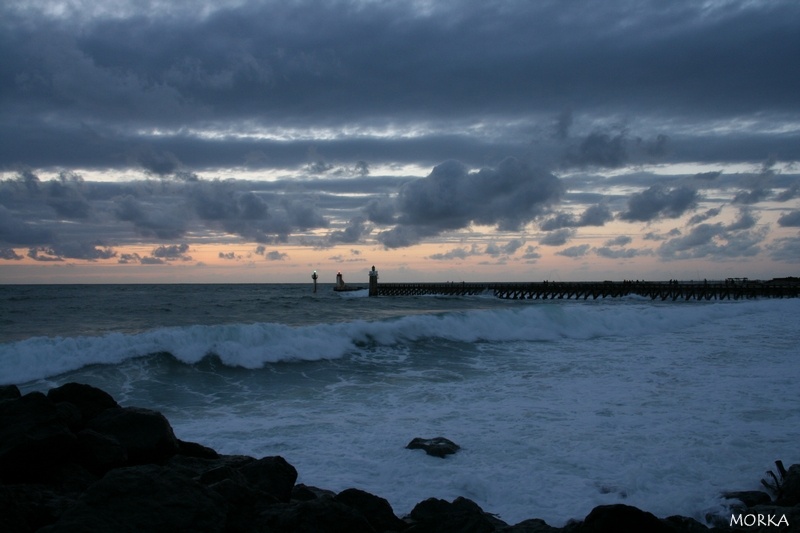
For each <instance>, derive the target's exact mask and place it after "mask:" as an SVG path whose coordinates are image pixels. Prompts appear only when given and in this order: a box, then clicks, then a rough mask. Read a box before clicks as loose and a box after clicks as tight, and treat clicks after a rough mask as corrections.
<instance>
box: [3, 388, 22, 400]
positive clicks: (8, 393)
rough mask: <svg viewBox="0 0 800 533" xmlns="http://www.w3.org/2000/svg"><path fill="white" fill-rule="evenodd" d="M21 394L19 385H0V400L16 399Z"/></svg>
mask: <svg viewBox="0 0 800 533" xmlns="http://www.w3.org/2000/svg"><path fill="white" fill-rule="evenodd" d="M21 396H22V393H21V392H19V387H17V386H16V385H0V401H2V400H16V399H17V398H19V397H21Z"/></svg>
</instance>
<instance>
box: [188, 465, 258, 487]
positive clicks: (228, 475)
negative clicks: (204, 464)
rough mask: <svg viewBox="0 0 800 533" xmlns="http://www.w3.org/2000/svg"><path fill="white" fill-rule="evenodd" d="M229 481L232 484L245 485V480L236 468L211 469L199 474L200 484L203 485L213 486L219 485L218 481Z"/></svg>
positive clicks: (220, 467) (221, 467)
mask: <svg viewBox="0 0 800 533" xmlns="http://www.w3.org/2000/svg"><path fill="white" fill-rule="evenodd" d="M224 480H230V481H233V482H234V483H238V484H239V485H247V479H246V478H245V477H244V474H242V473H241V472H240V471H239V470H238V469H237V468H233V467H231V466H229V465H223V466H219V467H217V468H212V469H211V470H207V471H205V472H203V473H202V474H200V479H199V481H200V483H202V484H203V485H213V484H214V483H219V482H220V481H224Z"/></svg>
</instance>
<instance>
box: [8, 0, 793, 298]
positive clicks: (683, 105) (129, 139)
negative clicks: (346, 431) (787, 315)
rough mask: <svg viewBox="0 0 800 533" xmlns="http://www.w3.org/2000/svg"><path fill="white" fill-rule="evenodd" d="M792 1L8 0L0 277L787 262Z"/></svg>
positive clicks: (614, 269) (775, 265) (491, 273)
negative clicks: (373, 267) (372, 268)
mask: <svg viewBox="0 0 800 533" xmlns="http://www.w3.org/2000/svg"><path fill="white" fill-rule="evenodd" d="M798 27H800V3H798V2H797V1H796V0H770V1H764V2H755V1H744V0H742V1H738V0H709V1H701V0H672V1H670V2H663V1H661V0H652V1H651V0H630V1H628V0H609V1H604V2H596V1H593V0H537V1H529V0H520V1H515V0H505V1H492V0H480V1H453V0H435V1H434V0H409V1H401V0H386V1H376V0H319V1H305V0H290V1H287V0H280V1H269V0H267V1H255V0H231V1H222V0H213V1H206V0H191V1H190V0H119V1H113V0H91V1H89V0H63V1H56V0H54V1H49V0H5V1H4V2H3V3H2V5H0V283H174V282H199V283H206V282H215V283H216V282H231V283H237V282H269V283H278V282H293V283H294V282H309V283H310V280H311V273H312V272H313V271H318V272H319V275H320V281H323V282H330V283H332V282H333V281H334V279H335V275H336V272H337V271H341V272H342V273H343V275H344V279H345V281H347V282H366V280H367V271H368V270H369V269H370V268H371V267H372V266H373V265H375V266H376V268H377V269H378V271H379V272H380V276H381V278H380V279H381V280H382V281H387V282H391V281H397V282H402V281H541V280H564V281H567V280H587V281H593V280H606V279H608V280H624V279H648V280H666V279H685V280H689V279H696V280H699V279H724V278H727V277H748V278H751V279H770V278H772V277H783V276H793V275H800V268H798V265H800V62H799V61H798V58H800V32H798V31H797V28H798Z"/></svg>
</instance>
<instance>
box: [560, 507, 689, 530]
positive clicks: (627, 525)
mask: <svg viewBox="0 0 800 533" xmlns="http://www.w3.org/2000/svg"><path fill="white" fill-rule="evenodd" d="M571 531H573V530H571ZM644 531H646V532H647V533H674V531H675V529H674V528H673V527H671V526H670V525H668V524H667V523H665V522H662V521H661V520H659V519H658V518H657V517H656V516H655V515H654V514H652V513H648V512H647V511H642V510H641V509H638V508H636V507H632V506H630V505H624V504H621V503H618V504H613V505H600V506H598V507H595V508H594V509H592V511H591V512H590V513H589V514H588V515H587V516H586V518H585V519H584V520H583V523H581V524H580V525H578V527H576V528H575V529H574V533H642V532H644Z"/></svg>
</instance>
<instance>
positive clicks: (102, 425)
mask: <svg viewBox="0 0 800 533" xmlns="http://www.w3.org/2000/svg"><path fill="white" fill-rule="evenodd" d="M86 427H87V428H88V429H91V430H93V431H96V432H97V433H101V434H103V435H108V436H110V437H113V438H115V439H116V440H117V441H119V443H120V444H121V445H122V446H123V447H124V448H125V451H126V452H127V454H128V461H129V463H130V464H146V463H161V462H164V461H166V460H167V459H169V458H170V457H172V456H173V455H175V454H176V453H178V449H179V446H178V440H177V439H176V438H175V434H174V433H173V431H172V426H170V425H169V422H168V421H167V419H166V418H165V417H164V415H162V414H161V413H159V412H157V411H151V410H150V409H141V408H138V407H117V408H112V409H106V410H104V411H102V412H101V413H99V414H98V415H97V416H95V417H94V418H92V419H91V420H89V421H88V423H87V424H86Z"/></svg>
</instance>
